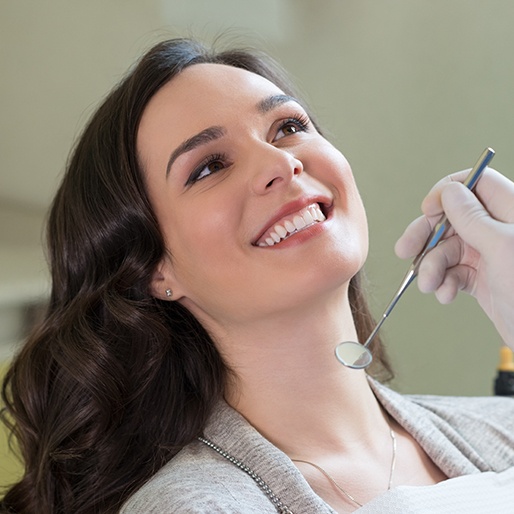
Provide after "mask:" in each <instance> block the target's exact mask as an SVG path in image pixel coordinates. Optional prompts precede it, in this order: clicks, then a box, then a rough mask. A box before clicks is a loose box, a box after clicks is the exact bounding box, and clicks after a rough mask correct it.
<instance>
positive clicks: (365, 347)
mask: <svg viewBox="0 0 514 514" xmlns="http://www.w3.org/2000/svg"><path fill="white" fill-rule="evenodd" d="M493 157H494V150H493V149H492V148H486V149H485V150H484V151H483V152H482V154H481V155H480V157H479V159H478V161H477V163H476V164H475V166H474V167H473V169H472V170H471V171H470V173H469V175H468V176H467V178H466V180H465V181H464V185H465V186H466V187H467V188H468V189H470V190H472V189H473V188H474V187H475V185H476V183H477V182H478V179H479V178H480V176H481V175H482V172H483V171H484V170H485V168H486V167H487V165H488V164H489V163H490V162H491V159H492V158H493ZM449 227H450V223H449V221H448V220H447V218H446V215H445V214H443V215H442V216H441V219H440V220H439V221H438V222H437V223H436V225H435V226H434V228H433V229H432V232H431V233H430V235H429V236H428V239H427V242H426V243H425V246H424V247H423V249H422V250H421V252H420V253H419V254H418V255H417V256H416V258H415V259H414V261H413V262H412V264H411V266H410V268H409V269H408V271H407V274H406V275H405V277H404V279H403V280H402V282H401V284H400V287H399V288H398V290H397V291H396V293H395V294H394V296H393V298H392V300H391V302H390V303H389V305H388V306H387V308H386V310H385V312H384V314H383V315H382V318H381V319H380V321H379V322H378V323H377V325H376V327H375V328H374V329H373V331H372V332H371V334H370V335H369V337H368V339H367V340H366V342H365V343H364V344H361V343H357V342H356V341H345V342H343V343H339V344H338V345H337V346H336V350H335V353H336V357H337V359H338V360H339V361H340V362H341V363H342V364H344V365H345V366H347V367H349V368H353V369H363V368H367V367H368V366H369V365H370V364H371V361H372V360H373V356H372V355H371V351H370V350H369V345H370V343H371V341H373V338H374V337H375V336H376V334H377V332H378V330H379V329H380V327H381V326H382V324H383V323H384V321H385V320H386V318H387V317H388V316H389V314H390V313H391V311H392V310H393V308H394V306H395V305H396V303H397V302H398V300H399V299H400V298H401V296H402V294H403V293H404V292H405V290H406V289H407V287H409V285H410V284H411V282H412V281H413V280H414V279H415V278H416V276H417V274H418V269H419V265H420V264H421V261H422V260H423V259H424V258H425V255H426V254H427V253H428V252H430V250H432V249H433V248H435V247H436V246H437V245H438V243H439V241H440V240H441V238H442V237H443V235H444V234H445V233H446V231H447V230H448V228H449Z"/></svg>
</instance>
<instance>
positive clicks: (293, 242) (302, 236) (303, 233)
mask: <svg viewBox="0 0 514 514" xmlns="http://www.w3.org/2000/svg"><path fill="white" fill-rule="evenodd" d="M329 219H330V218H329V217H328V218H327V219H326V220H324V221H321V222H318V223H314V224H313V225H311V226H310V227H307V228H304V229H302V230H300V231H299V232H295V233H294V234H291V235H290V236H289V237H288V238H286V239H284V240H283V241H280V243H276V244H274V245H273V246H257V247H256V248H259V250H280V249H282V248H284V249H285V248H291V247H294V246H297V245H300V244H303V243H305V242H306V241H308V240H309V239H311V238H313V237H315V236H317V235H318V234H321V233H322V232H324V231H325V230H326V228H327V223H328V222H329Z"/></svg>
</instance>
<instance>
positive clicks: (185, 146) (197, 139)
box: [166, 125, 226, 178]
mask: <svg viewBox="0 0 514 514" xmlns="http://www.w3.org/2000/svg"><path fill="white" fill-rule="evenodd" d="M225 133H226V130H225V129H224V128H223V127H220V126H217V125H215V126H213V127H209V128H206V129H205V130H202V131H201V132H199V133H198V134H195V135H194V136H192V137H190V138H189V139H186V140H185V141H183V142H182V143H181V144H180V145H179V146H178V147H177V148H175V150H173V153H172V154H171V156H170V158H169V160H168V165H167V166H166V178H167V177H168V175H169V174H170V169H171V166H172V165H173V163H174V162H175V161H176V160H177V158H178V157H179V156H180V155H182V154H183V153H186V152H190V151H191V150H194V149H195V148H197V147H198V146H201V145H204V144H206V143H209V142H210V141H215V140H216V139H220V138H221V137H223V136H224V135H225Z"/></svg>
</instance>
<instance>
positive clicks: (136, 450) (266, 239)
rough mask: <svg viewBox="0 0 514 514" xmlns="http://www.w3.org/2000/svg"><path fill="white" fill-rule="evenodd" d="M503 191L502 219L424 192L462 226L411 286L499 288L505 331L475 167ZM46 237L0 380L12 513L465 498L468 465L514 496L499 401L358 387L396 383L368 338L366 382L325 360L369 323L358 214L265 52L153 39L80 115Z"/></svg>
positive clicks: (322, 507) (373, 504) (509, 412)
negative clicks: (39, 313)
mask: <svg viewBox="0 0 514 514" xmlns="http://www.w3.org/2000/svg"><path fill="white" fill-rule="evenodd" d="M495 187H496V188H498V189H500V190H501V191H503V192H502V193H501V194H502V195H503V196H502V198H500V202H499V203H498V202H497V200H496V198H495V202H496V203H497V205H498V207H494V209H495V211H494V212H491V214H492V215H493V216H494V217H495V218H496V219H497V220H501V221H502V222H505V223H501V227H500V228H499V227H498V226H497V225H494V223H500V221H494V220H492V219H491V218H490V217H489V215H488V214H487V211H485V209H484V208H483V207H481V206H480V205H478V207H477V206H476V205H475V204H471V205H472V207H473V209H475V210H476V209H482V210H481V211H480V213H481V216H482V218H483V219H479V220H475V217H474V216H473V215H470V214H469V213H468V212H467V211H465V210H464V207H465V204H462V205H464V207H462V208H461V207H459V209H461V210H459V211H458V212H454V211H453V210H452V209H453V207H451V206H452V205H453V203H454V201H455V196H456V195H463V194H466V193H465V192H463V191H461V189H460V188H458V186H457V187H448V188H447V187H444V186H442V185H439V186H437V187H436V188H435V189H434V191H433V192H432V193H431V195H430V196H429V198H428V200H427V202H426V209H427V216H428V217H427V218H423V219H424V220H429V221H431V220H432V218H433V217H434V215H435V214H437V213H440V212H441V202H442V206H443V208H444V209H445V210H447V211H448V213H449V215H450V216H451V218H450V219H451V221H452V222H455V227H457V233H458V234H459V236H457V235H454V236H453V237H451V238H449V239H448V240H447V241H445V244H443V245H441V248H438V249H437V251H434V252H433V255H432V256H431V258H430V259H427V263H426V265H425V266H424V267H423V269H421V270H420V277H419V278H420V282H421V284H422V286H423V287H425V288H426V289H432V290H434V289H438V290H439V294H440V295H441V296H442V297H443V300H446V299H448V298H449V297H450V296H451V295H452V294H453V292H454V291H455V290H457V289H462V288H468V289H470V290H472V292H473V294H475V295H476V296H477V297H478V298H479V301H487V300H483V299H484V298H485V299H487V298H498V305H497V304H496V303H495V304H494V305H493V304H488V305H484V309H485V310H486V312H488V313H490V314H491V317H492V319H493V321H494V322H495V323H496V324H497V326H498V327H499V329H500V330H501V331H502V335H503V336H504V337H506V339H507V340H510V341H512V340H513V338H512V334H514V330H513V328H512V327H509V326H508V319H509V318H510V317H509V316H508V315H507V316H506V315H505V314H506V313H507V314H508V312H511V310H512V306H513V303H514V299H513V297H512V296H513V295H512V293H511V291H512V288H511V289H508V288H507V286H506V285H505V279H506V277H508V279H509V280H514V278H513V272H512V270H507V269H505V270H504V271H505V277H503V280H498V279H497V278H496V276H495V275H494V274H493V273H490V272H489V266H490V263H491V268H490V269H491V270H493V269H494V267H493V264H494V263H493V260H494V259H496V257H495V256H494V255H490V254H491V253H492V252H491V251H490V244H489V243H488V242H487V243H486V242H482V245H481V246H480V245H478V243H477V244H475V240H474V239H470V243H471V244H472V245H474V246H473V248H474V249H470V247H469V246H468V245H467V244H466V243H465V241H467V239H466V237H467V236H466V235H461V234H460V232H459V226H460V225H459V220H461V218H462V219H463V221H462V222H461V223H460V224H461V225H462V227H463V228H462V230H463V232H462V233H463V234H467V233H468V232H466V231H471V232H473V231H472V230H470V229H469V227H468V225H469V226H470V225H471V224H472V223H478V224H480V223H482V224H484V227H482V228H481V229H480V231H479V232H480V234H481V235H480V237H482V239H483V240H484V241H485V240H487V241H491V240H492V239H496V240H498V241H500V243H501V244H503V247H504V249H505V251H506V252H510V254H509V255H511V256H512V255H514V250H513V248H512V247H513V245H514V243H513V241H514V236H513V234H512V232H513V222H514V219H513V215H512V212H509V207H508V205H510V204H512V200H513V199H514V185H513V184H512V183H510V182H509V181H507V179H505V178H504V177H502V176H501V175H499V174H497V173H496V172H494V171H492V170H488V172H487V173H486V176H484V177H483V179H482V180H481V182H480V184H479V189H477V192H478V194H480V195H483V196H484V198H482V201H483V202H484V205H485V207H486V208H487V209H489V210H490V211H491V209H493V207H491V206H490V204H491V201H490V196H489V197H488V196H487V195H488V194H492V191H493V190H494V189H495ZM488 192H489V193H488ZM466 201H467V202H473V201H475V200H474V197H471V198H467V200H466ZM450 211H451V212H450ZM484 220H485V221H484ZM489 220H491V221H489ZM427 226H429V224H428V223H427V222H426V221H418V222H415V223H414V224H413V225H412V226H411V227H410V228H409V230H408V231H407V233H406V235H405V236H404V238H403V239H402V240H401V241H400V243H399V247H398V251H399V253H400V254H403V255H408V254H413V253H416V251H417V250H418V247H419V246H420V241H421V240H422V239H423V237H426V227H427ZM470 237H475V236H470ZM476 237H477V238H478V237H479V236H476ZM48 241H49V247H50V257H51V268H52V281H53V288H52V294H51V299H50V305H49V308H48V312H47V314H46V318H45V320H44V322H43V323H42V325H41V326H40V327H38V328H37V330H36V331H35V332H34V333H33V334H32V335H31V337H30V339H29V341H28V342H27V344H26V345H25V347H24V348H23V349H22V350H21V352H20V354H19V355H18V356H17V358H16V360H15V362H14V363H13V366H12V368H11V370H10V372H9V373H8V375H7V378H6V381H5V384H4V401H5V403H6V406H7V417H6V420H7V422H10V420H12V425H11V427H12V430H13V431H14V433H15V435H16V437H17V439H18V441H19V444H20V448H21V451H22V454H23V458H24V461H25V466H26V469H25V474H24V476H23V478H22V480H21V481H20V482H19V483H18V484H15V485H14V486H13V487H12V488H11V489H10V490H9V491H8V492H7V494H6V495H5V497H4V500H3V509H4V511H5V512H16V513H24V514H25V513H36V512H37V513H71V512H73V513H77V514H85V513H98V512H102V513H114V512H122V513H124V514H135V513H138V514H140V513H146V512H148V513H150V512H155V513H157V512H177V513H180V512H182V513H186V512H187V513H217V512H220V513H221V512H227V513H236V512H238V513H252V512H255V513H257V512H259V513H272V512H283V513H285V512H288V513H289V512H293V513H295V514H298V513H323V512H326V513H333V512H340V513H344V512H353V511H355V510H358V509H360V511H362V512H381V513H383V512H397V511H398V510H395V508H397V506H398V505H399V503H398V502H400V503H401V502H403V503H401V504H402V505H403V506H406V505H408V506H409V508H410V509H411V510H410V511H409V510H405V509H404V510H402V509H403V507H402V508H401V509H400V510H401V511H402V512H421V511H420V510H415V509H416V508H417V505H426V502H427V500H426V495H427V494H428V495H429V497H430V498H432V499H433V501H439V502H441V501H442V502H443V504H444V502H445V501H446V497H447V495H448V494H449V495H450V496H452V495H453V496H458V497H459V498H462V497H465V498H466V499H470V500H471V501H472V502H473V505H478V503H477V501H478V500H477V499H474V498H473V497H472V495H470V494H469V491H472V492H473V491H476V490H477V485H476V484H475V483H474V482H473V481H472V479H474V478H475V477H476V478H479V479H480V488H481V489H480V491H481V493H482V494H481V497H485V498H486V501H487V506H488V507H492V508H493V511H498V510H494V509H495V508H497V507H498V505H500V504H499V503H496V504H495V503H494V502H495V501H496V502H499V501H502V502H507V501H510V500H512V498H510V496H509V494H510V495H512V493H510V489H512V487H504V488H503V489H504V490H506V491H507V492H506V493H505V494H504V492H502V493H501V494H500V495H497V494H495V495H492V494H491V495H490V494H489V493H491V491H496V486H497V484H498V481H500V482H501V481H503V482H507V483H509V481H510V485H512V483H514V482H513V481H514V476H513V474H512V473H511V468H512V466H514V416H513V414H514V406H513V405H512V404H511V402H510V401H509V400H502V399H494V398H492V399H458V400H455V399H443V398H429V397H417V398H407V397H402V396H400V395H397V394H396V393H394V392H392V391H390V390H389V389H387V388H386V387H385V386H383V385H380V384H379V383H378V382H377V381H375V379H373V378H371V376H374V377H376V378H382V379H383V378H388V376H390V369H389V366H388V364H387V360H386V358H385V356H384V355H383V351H382V349H381V347H380V343H379V341H376V342H375V344H374V348H373V352H374V354H375V362H376V364H375V365H374V368H372V369H370V371H369V375H368V374H367V373H366V372H364V371H356V370H351V369H346V368H343V367H342V366H341V365H340V364H339V362H338V361H337V360H336V359H335V357H334V348H335V346H336V345H337V344H338V343H339V342H341V341H344V340H359V341H363V340H365V338H366V336H367V334H368V333H369V331H370V329H371V328H372V327H373V321H372V319H371V317H370V315H369V311H368V309H367V306H366V303H365V300H364V296H363V291H362V286H361V285H360V281H359V272H360V270H361V268H362V266H363V264H364V261H365V258H366V255H367V226H366V218H365V213H364V208H363V206H362V202H361V199H360V196H359V193H358V191H357V187H356V185H355V182H354V179H353V176H352V172H351V169H350V166H349V164H348V162H347V161H346V159H345V158H344V156H343V155H342V154H341V153H340V152H339V151H338V150H337V149H336V148H334V147H333V146H332V145H331V144H330V143H329V142H328V141H327V140H326V139H325V138H324V137H323V135H322V134H321V132H320V129H319V127H318V126H317V125H316V123H315V121H314V120H313V119H312V116H310V115H309V112H308V110H307V109H306V106H305V105H304V104H303V102H302V101H301V100H300V99H299V98H298V95H296V94H295V92H294V91H293V89H292V88H291V87H290V86H289V84H288V82H287V80H285V78H284V77H283V74H282V72H281V71H280V70H279V69H278V68H277V67H276V66H275V65H274V64H273V63H272V62H270V61H269V60H268V59H265V58H264V57H263V56H259V55H256V54H254V53H251V52H247V51H239V50H234V51H227V52H221V53H215V52H211V51H210V50H207V49H205V48H204V47H202V46H201V45H199V44H198V43H196V42H194V41H191V40H182V39H180V40H171V41H166V42H163V43H161V44H159V45H157V46H156V47H155V48H153V49H152V50H151V51H150V52H149V53H148V54H147V55H145V56H144V57H143V59H142V60H141V62H140V63H139V65H138V66H137V67H136V68H135V69H134V70H133V71H132V72H131V73H130V74H129V75H128V76H127V78H126V79H125V80H124V81H123V82H122V83H121V84H120V85H119V86H118V87H117V88H116V89H115V90H114V91H113V92H112V93H111V94H110V96H109V97H108V98H107V99H106V101H105V102H104V103H103V104H102V106H101V107H100V108H99V109H98V111H97V113H96V114H95V115H94V117H93V118H92V120H91V122H90V123H89V125H88V127H87V128H86V129H85V131H84V134H83V135H82V137H81V139H80V141H79V142H78V145H77V147H76V149H75V151H74V153H73V156H72V158H71V160H70V164H69V167H68V170H67V173H66V175H65V177H64V180H63V183H62V185H61V187H60V189H59V191H58V193H57V196H56V199H55V201H54V204H53V207H52V211H51V214H50V218H49V224H48ZM481 248H485V250H484V251H483V252H481V251H480V249H481ZM441 263H443V264H441ZM462 266H465V267H466V270H467V272H466V273H462V272H461V271H462ZM447 268H450V269H449V270H448V269H447ZM503 268H505V265H503ZM502 309H503V310H502ZM484 436H485V440H484ZM488 471H491V472H495V473H479V472H488ZM509 473H510V475H509ZM454 477H460V478H458V479H457V478H454ZM448 479H450V480H448ZM463 479H465V480H463ZM503 482H502V483H503ZM434 484H438V485H437V486H435V487H430V486H434ZM441 485H443V486H444V487H441ZM398 486H410V487H407V488H406V487H398ZM448 490H449V491H450V493H448V492H447V491H448ZM416 502H417V503H416ZM500 508H501V506H500ZM448 512H455V510H451V511H448ZM476 512H479V511H476Z"/></svg>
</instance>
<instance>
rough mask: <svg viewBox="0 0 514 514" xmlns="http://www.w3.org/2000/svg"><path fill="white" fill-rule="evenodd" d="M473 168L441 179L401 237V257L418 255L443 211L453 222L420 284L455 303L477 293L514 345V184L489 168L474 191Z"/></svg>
mask: <svg viewBox="0 0 514 514" xmlns="http://www.w3.org/2000/svg"><path fill="white" fill-rule="evenodd" d="M468 173H469V170H466V171H461V172H458V173H455V174H453V175H450V176H448V177H446V178H444V179H442V180H440V181H439V182H438V183H437V184H436V185H435V186H434V187H433V188H432V190H431V191H430V192H429V194H428V195H427V196H426V198H425V199H424V201H423V203H422V206H421V208H422V211H423V213H424V216H421V217H420V218H418V219H416V220H414V221H413V222H412V223H411V224H410V225H409V226H408V227H407V229H406V230H405V232H404V234H403V235H402V236H401V237H400V239H399V240H398V241H397V243H396V246H395V251H396V254H397V255H398V257H401V258H408V257H409V258H412V257H414V256H415V255H417V254H418V253H419V252H420V251H421V249H422V247H423V245H424V244H425V242H426V239H427V238H428V235H429V233H430V231H431V230H432V227H433V226H434V225H435V223H437V221H438V220H439V218H440V216H441V215H442V213H443V211H444V212H445V213H446V216H447V217H448V220H449V221H450V223H451V225H452V227H451V228H450V230H449V231H448V233H447V234H446V235H445V238H444V240H443V241H442V242H441V243H440V244H439V245H438V246H437V247H436V248H434V249H433V250H432V251H431V252H429V253H428V254H427V255H426V257H425V258H424V260H423V261H422V263H421V265H420V267H419V273H418V279H417V282H418V287H419V289H420V290H421V291H422V292H426V293H429V292H435V295H436V297H437V299H438V300H439V301H440V302H441V303H443V304H444V303H449V302H451V301H452V300H454V298H455V297H456V295H457V293H458V292H459V290H461V291H465V292H467V293H469V294H471V295H473V296H474V297H475V298H476V299H477V300H478V303H479V304H480V306H481V307H482V309H483V310H484V311H485V312H486V314H487V315H488V316H489V318H490V319H491V320H492V322H493V323H494V325H495V327H496V329H497V330H498V332H499V333H500V336H501V337H502V339H503V340H504V342H505V343H506V344H508V345H509V346H510V347H511V348H513V349H514V183H513V182H512V181H510V180H509V179H507V178H506V177H505V176H503V175H501V174H500V173H498V172H497V171H495V170H493V169H491V168H487V169H486V170H485V171H484V173H483V175H482V177H481V178H480V180H479V181H478V183H477V185H476V187H475V190H474V193H473V192H471V191H469V190H468V189H467V188H466V187H465V186H463V185H462V183H461V182H462V181H464V179H465V178H466V176H467V174H468Z"/></svg>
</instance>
